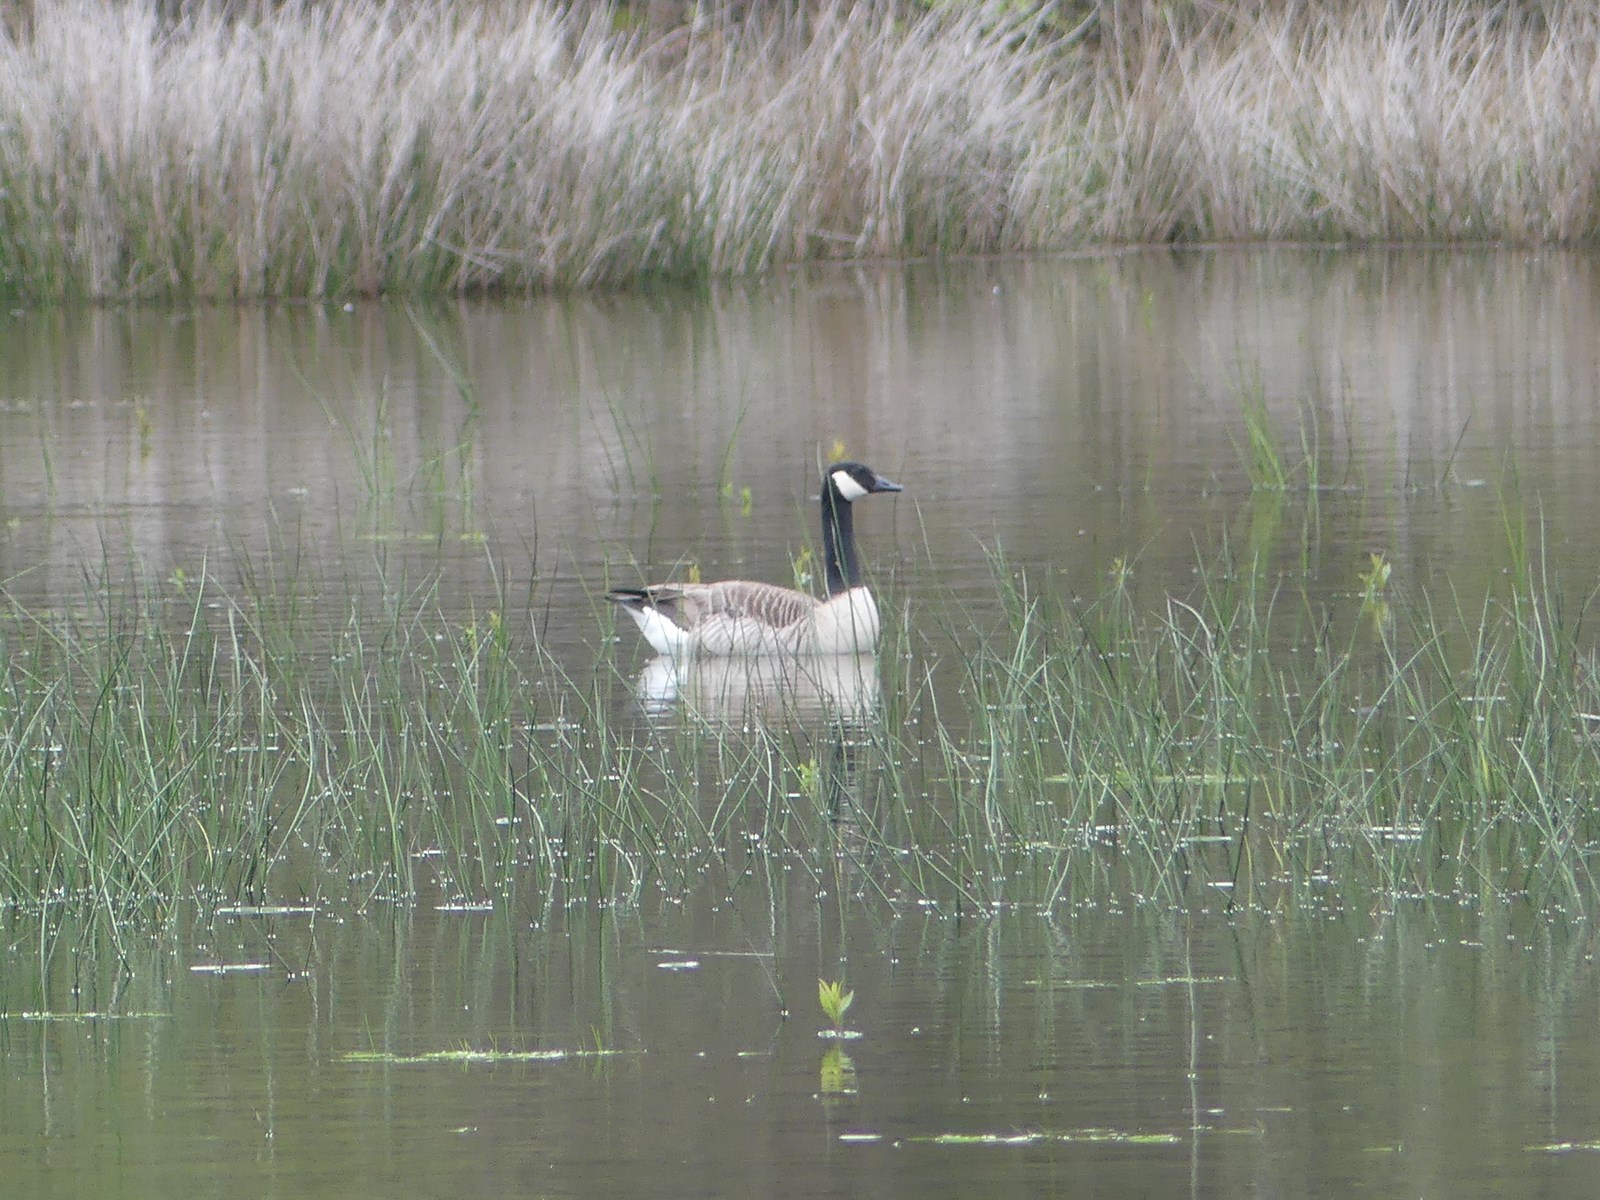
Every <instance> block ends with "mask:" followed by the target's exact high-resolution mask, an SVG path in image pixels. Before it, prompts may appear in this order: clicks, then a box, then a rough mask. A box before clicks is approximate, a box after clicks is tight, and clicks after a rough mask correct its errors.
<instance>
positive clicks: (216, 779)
mask: <svg viewBox="0 0 1600 1200" xmlns="http://www.w3.org/2000/svg"><path fill="white" fill-rule="evenodd" d="M1247 566H1248V565H1247ZM1247 566H1246V567H1245V568H1241V567H1240V565H1238V564H1233V563H1227V562H1221V563H1214V564H1210V565H1208V566H1207V567H1205V568H1203V569H1202V570H1201V572H1200V575H1199V583H1198V584H1197V586H1196V588H1195V590H1194V591H1193V592H1192V593H1191V594H1187V595H1184V596H1171V597H1169V598H1167V599H1166V600H1165V602H1164V603H1162V604H1160V605H1157V606H1155V607H1154V608H1153V609H1152V608H1150V607H1149V606H1141V605H1139V604H1137V603H1136V602H1135V599H1134V594H1133V591H1132V589H1131V581H1132V579H1133V568H1131V567H1128V566H1126V565H1124V566H1123V567H1122V569H1121V570H1120V571H1118V572H1115V573H1114V574H1113V576H1112V578H1111V580H1110V581H1109V582H1108V585H1107V587H1106V589H1105V590H1104V592H1103V593H1102V594H1101V595H1099V596H1096V597H1093V598H1090V599H1084V600H1076V599H1073V598H1069V597H1062V596H1059V595H1056V594H1055V593H1053V592H1052V591H1051V590H1050V589H1048V588H1039V587H1038V586H1037V585H1036V584H1035V583H1033V582H1031V581H1030V580H1029V578H1028V577H1027V576H1026V575H1024V574H1021V573H1018V572H1015V571H1013V570H1011V569H1010V568H1008V567H1006V566H1005V565H1004V564H1003V563H997V566H996V579H997V587H998V588H999V592H1000V603H999V604H998V605H997V607H996V611H999V612H1002V613H1003V614H1004V615H1003V618H1002V619H1001V620H999V621H998V622H995V621H993V620H984V619H983V618H982V617H981V616H979V615H975V614H965V613H962V612H961V611H960V609H959V606H957V605H955V604H954V602H950V603H948V604H945V605H943V606H942V608H940V609H939V612H938V613H934V614H932V628H931V630H930V629H929V622H928V621H927V620H924V621H923V622H922V623H921V626H920V628H921V629H922V632H920V633H915V634H913V632H912V628H913V626H912V625H911V624H909V623H904V624H902V625H901V626H900V627H899V632H898V633H896V634H895V635H894V636H893V638H892V640H891V644H890V645H889V646H888V647H886V648H885V653H884V656H883V658H882V660H881V661H880V662H879V663H878V664H877V666H878V669H879V670H880V671H881V672H882V681H881V683H882V687H881V698H880V700H879V702H878V703H877V704H876V705H875V707H874V708H873V709H872V711H870V712H868V713H865V714H862V713H855V714H852V715H851V716H850V717H849V719H847V720H846V719H837V720H830V719H810V720H791V719H787V718H785V717H783V716H782V715H781V714H780V715H779V716H778V718H777V719H771V720H751V719H748V718H739V719H735V720H732V721H730V720H727V719H726V714H717V715H715V716H712V715H708V714H705V713H697V712H696V711H694V710H692V709H685V708H683V707H681V706H680V707H677V708H675V709H673V710H672V711H671V712H670V713H669V714H667V716H666V718H665V719H663V715H662V714H661V713H659V712H657V713H655V714H653V715H647V714H646V712H645V711H644V710H642V709H641V708H640V707H639V705H638V703H637V700H636V698H635V696H634V694H633V684H634V681H633V671H634V669H635V665H636V664H634V663H632V661H631V660H630V659H628V658H627V655H626V654H623V655H622V656H621V657H620V658H619V657H618V654H619V653H620V652H618V651H615V650H613V651H608V652H606V653H605V654H603V655H602V656H601V661H600V665H599V666H598V667H597V668H595V669H594V670H593V671H592V672H587V671H586V672H585V673H583V674H581V675H574V674H572V673H570V672H569V671H568V670H567V669H565V668H564V667H563V665H562V664H561V663H560V662H559V661H557V658H556V656H554V655H552V654H551V653H549V652H547V651H546V650H545V649H544V648H542V647H541V645H540V643H539V642H538V640H537V639H535V638H533V637H531V636H524V635H522V634H520V633H516V632H514V629H522V630H527V629H530V628H531V624H530V623H528V615H529V614H528V613H526V612H522V613H513V615H511V616H508V615H507V614H508V612H511V611H513V610H512V606H511V605H509V604H507V603H504V601H502V603H501V604H500V605H499V606H497V607H495V608H493V609H490V610H487V611H483V612H480V613H469V614H467V615H466V616H465V617H464V616H463V614H462V613H461V612H460V611H459V610H456V611H451V610H450V609H449V608H448V606H446V605H445V604H443V603H442V601H441V599H440V596H439V594H438V592H437V590H436V588H435V587H434V586H432V585H424V586H420V587H418V586H409V585H406V584H404V583H395V584H393V585H391V586H386V587H385V588H383V589H382V591H381V594H380V595H374V594H369V593H363V594H354V593H350V592H346V593H340V592H339V591H338V590H337V588H335V587H333V586H331V585H318V586H317V587H315V588H311V587H308V586H307V585H306V584H304V583H303V582H300V583H296V582H293V581H284V580H278V581H276V582H273V581H270V580H269V579H268V574H270V573H263V575H261V576H248V577H247V578H243V579H241V580H236V581H232V582H230V583H229V584H227V585H225V584H224V583H223V582H222V581H220V580H218V579H216V578H214V577H213V576H211V575H209V574H208V573H206V572H205V571H203V570H196V571H195V572H194V573H193V575H192V576H188V577H185V578H183V579H177V578H176V577H171V578H168V579H165V580H153V579H140V580H137V581H135V582H131V583H128V584H125V585H114V584H111V583H110V582H109V581H107V580H106V579H104V578H94V577H88V576H86V577H85V585H84V590H83V595H82V597H81V602H79V603H75V604H72V605H68V606H65V607H64V608H60V609H55V610H50V611H41V610H40V609H38V608H37V607H35V608H28V607H25V606H23V605H21V604H17V603H13V605H12V606H11V607H10V609H9V610H8V611H7V612H6V613H5V614H4V619H3V620H0V648H3V653H0V766H3V769H0V911H4V912H6V913H9V914H11V915H12V916H17V915H23V916H27V917H29V918H30V919H31V918H33V917H39V916H42V917H44V918H45V919H46V921H45V923H46V925H49V924H50V923H51V922H53V921H54V920H55V919H56V918H58V917H59V918H62V919H65V918H68V917H70V919H71V922H72V923H74V924H75V925H78V926H81V924H82V922H83V921H84V920H85V919H89V920H92V921H93V922H95V923H97V924H100V925H102V926H103V927H105V928H108V929H110V930H112V931H113V932H114V933H116V932H119V931H123V930H131V929H136V928H150V927H152V926H159V925H161V924H162V923H164V922H166V921H168V920H170V919H172V918H173V917H174V914H177V913H180V912H184V911H193V909H194V906H195V905H197V904H198V905H199V906H200V907H201V908H202V909H205V908H208V907H210V908H216V907H220V906H228V905H240V904H252V905H262V904H280V905H295V906H312V907H319V906H329V905H333V906H337V907H338V908H340V909H341V910H345V911H348V910H351V909H354V910H361V909H363V908H368V907H370V906H372V905H374V904H401V905H405V904H409V903H415V902H416V901H417V900H418V898H419V897H420V896H423V895H427V896H429V897H431V898H432V900H433V901H434V902H438V903H444V904H447V905H452V906H482V905H501V904H516V905H521V906H523V910H524V911H530V912H533V913H535V914H537V913H538V912H539V911H542V910H543V909H544V908H546V907H547V906H549V905H552V904H554V905H578V906H589V905H594V904H600V905H621V906H629V905H634V904H638V903H641V902H642V901H643V900H645V899H647V898H654V899H661V898H665V899H666V900H667V901H669V902H679V901H681V900H683V899H685V898H688V897H690V896H692V895H695V894H703V892H704V890H705V889H706V888H708V887H709V888H712V889H714V893H715V894H721V895H725V896H727V897H729V898H732V897H735V896H737V895H738V894H740V892H741V889H745V888H748V887H760V888H762V889H765V891H766V892H767V893H768V894H774V893H776V892H777V891H778V890H780V889H781V888H783V887H787V886H790V885H791V884H792V883H793V881H795V880H799V881H801V882H802V884H803V885H804V886H805V887H806V888H808V889H810V890H811V891H812V892H814V893H815V894H817V895H822V894H832V895H835V896H839V897H841V898H846V897H849V898H854V900H857V901H861V902H866V903H872V904H886V905H889V906H891V907H894V906H899V905H932V906H934V907H935V908H938V909H941V910H943V911H947V912H959V911H965V912H972V913H977V912H991V911H995V910H997V909H999V908H1006V907H1012V906H1026V907H1030V908H1037V909H1040V910H1043V911H1056V910H1059V909H1063V908H1068V907H1070V906H1072V905H1075V904H1081V903H1107V902H1110V903H1117V904H1121V903H1128V902H1139V901H1154V902H1158V903H1161V904H1166V905H1175V906H1180V907H1181V906H1185V905H1193V904H1213V903H1215V904H1220V905H1234V904H1247V905H1252V906H1266V907H1268V908H1276V907H1278V906H1282V905H1296V904H1301V903H1310V902H1320V900H1322V899H1325V898H1327V897H1330V896H1340V897H1345V898H1348V899H1350V900H1352V901H1370V900H1375V901H1376V902H1377V903H1379V904H1385V905H1386V904H1392V903H1394V902H1395V900H1396V898H1399V897H1434V898H1441V897H1445V898H1447V897H1451V896H1457V897H1461V896H1465V897H1469V898H1470V897H1476V898H1479V899H1481V898H1483V897H1490V896H1492V897H1496V898H1500V899H1505V898H1514V897H1524V898H1527V899H1528V900H1529V901H1530V902H1532V903H1534V904H1536V905H1538V906H1541V907H1544V906H1560V907H1568V906H1574V905H1575V906H1578V907H1579V908H1585V909H1586V908H1587V907H1588V906H1589V905H1590V904H1591V903H1592V901H1593V899H1594V897H1595V886H1594V884H1595V880H1594V877H1593V872H1592V866H1591V864H1592V861H1593V856H1594V854H1595V852H1596V842H1595V828H1594V825H1595V818H1594V816H1593V810H1594V796H1595V792H1596V788H1597V787H1600V740H1597V737H1596V733H1595V726H1596V724H1597V721H1600V684H1597V681H1596V675H1595V669H1594V667H1593V665H1592V663H1591V662H1590V660H1589V658H1588V657H1587V654H1586V652H1585V648H1584V645H1583V641H1582V627H1581V621H1580V620H1579V619H1578V617H1576V616H1573V615H1569V614H1567V613H1566V612H1565V608H1564V604H1563V602H1562V601H1561V600H1560V598H1559V593H1558V589H1556V588H1555V587H1554V586H1553V585H1550V584H1549V583H1548V581H1545V580H1543V579H1542V578H1541V577H1539V576H1538V575H1537V573H1536V572H1534V571H1532V570H1524V572H1523V574H1522V575H1521V576H1520V577H1517V578H1515V579H1514V581H1513V583H1512V584H1510V585H1509V586H1508V589H1507V591H1506V593H1505V594H1504V595H1501V596H1497V597H1491V598H1489V599H1487V600H1484V601H1481V602H1480V603H1477V604H1474V605H1467V604H1466V603H1464V602H1463V603H1452V604H1451V605H1450V606H1449V607H1447V608H1440V607H1437V606H1436V603H1435V602H1430V601H1429V600H1428V599H1426V598H1424V597H1408V596H1406V595H1404V594H1403V590H1399V589H1396V587H1395V586H1394V585H1393V584H1392V583H1391V582H1390V575H1389V572H1388V571H1385V570H1382V569H1381V564H1380V563H1379V562H1377V561H1376V560H1375V562H1374V564H1373V570H1371V571H1367V572H1363V573H1362V578H1363V580H1364V586H1363V587H1362V588H1361V589H1360V590H1359V591H1357V590H1352V592H1351V594H1350V595H1348V596H1347V597H1344V598H1343V599H1341V600H1339V601H1338V602H1336V603H1334V602H1330V603H1329V604H1327V605H1318V604H1315V603H1313V602H1312V601H1310V600H1308V599H1306V598H1305V596H1304V595H1303V594H1301V595H1300V596H1299V598H1298V599H1297V598H1295V597H1294V596H1292V595H1290V594H1289V593H1287V592H1280V591H1278V590H1276V589H1275V588H1274V587H1273V586H1271V585H1270V583H1269V581H1268V579H1267V577H1266V576H1264V575H1263V574H1262V573H1261V572H1259V571H1253V570H1250V569H1247ZM936 607H938V606H936ZM330 613H331V614H333V615H332V616H331V617H330V615H329V614H330ZM940 613H942V615H940ZM991 616H992V613H991ZM606 619H608V615H607V614H602V613H598V612H597V613H596V615H595V620H596V623H597V628H599V626H600V623H601V622H603V621H604V620H606ZM969 620H976V621H978V622H979V623H980V624H982V626H983V628H984V630H986V631H980V632H977V633H975V632H974V631H973V630H972V629H971V628H969V625H968V623H969ZM784 879H787V880H788V881H789V883H781V882H775V881H780V880H784Z"/></svg>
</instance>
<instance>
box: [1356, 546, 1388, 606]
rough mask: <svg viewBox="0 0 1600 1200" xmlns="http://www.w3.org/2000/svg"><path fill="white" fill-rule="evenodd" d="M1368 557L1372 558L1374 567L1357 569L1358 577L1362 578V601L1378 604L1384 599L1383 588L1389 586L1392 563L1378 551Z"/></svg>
mask: <svg viewBox="0 0 1600 1200" xmlns="http://www.w3.org/2000/svg"><path fill="white" fill-rule="evenodd" d="M1368 557H1369V558H1370V559H1371V560H1372V569H1371V570H1370V571H1357V572H1356V578H1357V579H1359V580H1361V602H1362V603H1363V604H1376V603H1378V602H1379V601H1381V600H1382V599H1383V589H1384V588H1385V587H1387V586H1388V583H1389V571H1390V569H1391V564H1390V562H1389V560H1388V559H1387V558H1385V557H1384V556H1383V555H1382V554H1381V553H1379V552H1377V551H1374V552H1373V553H1372V554H1370V555H1369V556H1368Z"/></svg>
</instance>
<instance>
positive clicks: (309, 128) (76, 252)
mask: <svg viewBox="0 0 1600 1200" xmlns="http://www.w3.org/2000/svg"><path fill="white" fill-rule="evenodd" d="M1252 7H1253V6H1239V11H1240V12H1241V13H1243V14H1245V15H1242V16H1238V17H1235V18H1233V19H1224V18H1223V17H1216V18H1215V19H1212V20H1210V21H1207V22H1194V21H1191V22H1190V23H1188V24H1187V25H1185V24H1180V23H1176V22H1173V21H1171V20H1169V16H1170V14H1169V13H1168V10H1167V8H1166V7H1164V6H1160V7H1158V6H1156V5H1154V4H1153V3H1152V4H1149V5H1117V6H1113V7H1112V8H1111V9H1108V10H1107V13H1108V14H1110V15H1114V16H1115V18H1116V19H1115V20H1111V19H1110V15H1108V17H1107V19H1106V21H1105V22H1104V23H1103V25H1102V27H1101V28H1100V29H1099V30H1098V31H1097V36H1095V37H1092V38H1083V39H1078V40H1069V41H1053V40H1051V39H1050V38H1048V37H1042V36H1038V33H1039V30H1038V28H1037V27H1034V26H1028V27H1021V26H1017V25H1014V24H1008V23H1007V22H1006V21H1005V20H994V19H992V18H991V17H989V16H986V15H985V11H984V6H981V5H975V6H968V5H961V6H956V5H947V6H936V11H934V12H931V13H926V14H924V15H923V16H922V17H920V18H912V17H909V16H908V15H907V14H904V13H902V14H899V15H896V14H893V13H889V12H886V11H883V9H881V8H880V7H879V6H864V5H863V6H851V5H843V4H841V5H838V6H822V7H821V8H820V9H819V10H818V11H817V12H815V13H812V14H811V15H810V16H808V17H807V18H806V19H805V20H783V21H770V22H763V21H761V20H758V19H751V20H749V21H745V22H741V23H734V22H729V21H713V22H711V23H710V24H708V25H706V26H704V27H702V26H699V25H693V24H691V25H689V26H686V27H684V28H682V29H674V30H667V31H660V30H650V29H648V28H641V27H630V26H626V25H622V24H619V23H617V22H616V21H615V19H614V14H613V13H612V11H611V10H609V9H606V8H604V7H603V6H586V5H578V6H571V7H570V8H569V7H567V6H558V5H556V4H555V3H553V2H540V0H533V2H530V3H527V4H511V3H504V4H496V3H490V4H481V5H478V4H475V5H470V6H462V5H452V4H448V3H445V0H395V2H393V3H378V2H376V0H334V2H333V3H329V4H312V3H303V4H302V3H290V4H282V5H263V6H259V8H258V9H253V10H252V13H253V15H248V16H244V15H238V14H236V13H230V12H228V11H227V10H226V8H225V6H223V5H222V4H220V3H219V4H218V5H217V6H216V7H210V8H208V7H206V6H205V5H200V6H197V7H196V8H195V9H193V10H192V11H191V12H189V13H188V15H186V16H184V17H183V18H182V19H181V20H177V21H175V22H174V21H168V20H165V19H163V18H161V17H160V16H158V15H157V11H156V6H155V5H154V4H152V3H139V2H134V3H128V4H118V5H94V4H87V3H78V2H76V0H40V2H39V4H38V5H37V11H36V14H35V18H34V22H33V27H32V33H31V35H30V36H21V37H16V38H0V288H4V289H5V290H7V291H9V292H11V293H14V294H19V295H23V296H31V297H44V298H57V297H74V296H78V297H85V296H87V297H150V296H183V295H198V296H269V295H274V296H281V295H328V294H343V293H371V292H379V291H396V290H410V291H458V290H466V289H477V288H504V289H528V288H542V287H549V286H581V285H592V284H614V283H619V282H625V281H629V280H635V279H638V278H640V277H642V276H649V275H676V276H683V275H703V274H707V273H728V272H749V271H756V270H761V269H763V268H765V267H768V266H770V265H772V264H775V263H781V262H793V261H802V260H808V259H815V258H838V257H853V258H859V257H862V256H877V255H892V256H904V255H929V254H958V253H993V252H1005V251H1018V250H1030V249H1041V248H1060V247H1071V246H1081V245H1085V244H1098V243H1105V242H1122V243H1128V242H1151V241H1179V240H1189V239H1241V238H1310V239H1333V240H1348V239H1358V240H1375V239H1381V240H1396V239H1430V240H1439V239H1472V240H1486V239H1493V240H1502V239H1512V240H1519V241H1527V242H1542V241H1562V242H1587V241H1591V240H1593V239H1594V238H1595V237H1596V235H1597V232H1600V219H1597V214H1600V207H1597V201H1596V196H1597V195H1600V188H1597V187H1596V180H1597V172H1600V167H1597V166H1596V164H1595V163H1594V162H1593V161H1592V159H1593V156H1592V155H1590V154H1588V153H1587V151H1586V147H1588V146H1590V145H1592V144H1594V142H1595V140H1596V137H1597V134H1600V115H1597V111H1600V110H1597V108H1596V105H1595V104H1594V103H1593V98H1594V96H1595V95H1596V94H1597V91H1600V14H1596V13H1595V12H1594V11H1593V10H1592V9H1591V8H1590V7H1589V6H1584V5H1566V6H1559V7H1556V8H1553V9H1551V10H1550V11H1543V10H1541V11H1539V12H1534V11H1533V10H1532V9H1529V10H1526V11H1525V10H1522V9H1520V8H1517V7H1515V6H1506V5H1495V6H1487V7H1486V6H1483V5H1479V4H1474V3H1470V2H1469V0H1446V2H1444V3H1440V4H1416V5H1396V4H1391V3H1388V2H1387V0H1364V2H1362V3H1358V4H1354V5H1340V6H1337V7H1335V8H1328V7H1327V6H1314V5H1298V6H1297V5H1289V6H1263V7H1264V8H1267V9H1269V11H1264V12H1254V11H1251V10H1252ZM868 9H872V10H873V11H870V12H869V11H868ZM1194 11H1196V12H1201V11H1209V10H1201V9H1196V10H1194Z"/></svg>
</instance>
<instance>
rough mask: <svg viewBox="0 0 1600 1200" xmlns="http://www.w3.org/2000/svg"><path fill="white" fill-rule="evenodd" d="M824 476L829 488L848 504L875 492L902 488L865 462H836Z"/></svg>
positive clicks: (894, 490) (896, 490)
mask: <svg viewBox="0 0 1600 1200" xmlns="http://www.w3.org/2000/svg"><path fill="white" fill-rule="evenodd" d="M823 478H824V480H825V483H826V486H827V488H828V490H829V491H831V492H832V493H833V494H834V495H835V496H836V497H838V498H839V499H840V500H843V501H844V502H845V503H846V504H848V503H850V502H851V501H854V500H859V499H861V497H863V496H870V495H872V493H874V492H898V491H901V490H902V489H901V487H900V485H899V484H898V483H896V482H894V480H892V479H885V478H884V477H883V476H882V475H879V474H878V473H877V472H876V471H874V470H873V469H872V468H871V467H869V466H867V465H866V464H865V463H858V462H836V463H834V464H833V465H832V466H831V467H829V468H828V470H827V472H826V473H825V474H824V476H823Z"/></svg>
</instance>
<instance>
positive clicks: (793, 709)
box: [634, 654, 882, 727]
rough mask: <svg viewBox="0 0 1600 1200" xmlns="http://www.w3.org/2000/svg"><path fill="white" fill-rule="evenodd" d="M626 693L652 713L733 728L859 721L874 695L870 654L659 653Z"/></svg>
mask: <svg viewBox="0 0 1600 1200" xmlns="http://www.w3.org/2000/svg"><path fill="white" fill-rule="evenodd" d="M634 690H635V694H636V695H637V696H638V698H639V702H640V704H641V705H642V706H643V708H644V710H645V712H646V713H647V714H649V715H650V716H651V717H652V718H655V719H662V718H671V717H675V716H677V715H679V714H686V715H692V716H695V717H698V718H700V719H701V720H706V721H712V722H716V723H719V724H732V725H740V726H743V725H757V724H759V725H765V724H773V723H785V722H797V723H800V724H812V723H816V722H819V721H826V722H829V723H833V724H837V725H843V726H846V727H850V726H861V725H865V724H866V722H867V721H868V720H869V719H870V718H871V717H872V715H873V714H874V713H876V712H877V710H878V706H879V704H880V702H881V700H882V691H881V685H880V684H879V682H878V659H877V656H876V655H874V654H795V655H787V654H779V655H770V656H765V657H759V658H700V657H694V658H682V657H674V656H671V655H662V656H661V657H659V658H656V659H653V660H652V661H651V662H650V663H649V664H648V665H646V667H645V668H644V671H643V672H642V673H641V674H640V676H639V679H638V682H637V684H636V685H635V689H634Z"/></svg>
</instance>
